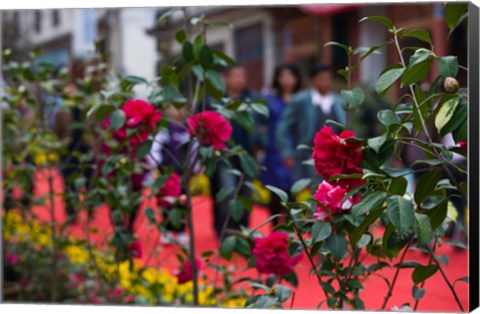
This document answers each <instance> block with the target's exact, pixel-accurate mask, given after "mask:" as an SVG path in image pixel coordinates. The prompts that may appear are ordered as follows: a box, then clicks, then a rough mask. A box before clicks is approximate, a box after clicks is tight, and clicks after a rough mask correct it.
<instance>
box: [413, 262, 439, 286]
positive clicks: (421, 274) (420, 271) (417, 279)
mask: <svg viewBox="0 0 480 314" xmlns="http://www.w3.org/2000/svg"><path fill="white" fill-rule="evenodd" d="M437 271H438V266H437V265H428V266H423V265H420V266H418V267H417V268H415V270H414V271H413V273H412V280H413V282H414V283H415V284H416V285H418V284H419V283H421V282H423V281H425V280H427V279H428V278H430V277H432V276H433V275H435V273H436V272H437Z"/></svg>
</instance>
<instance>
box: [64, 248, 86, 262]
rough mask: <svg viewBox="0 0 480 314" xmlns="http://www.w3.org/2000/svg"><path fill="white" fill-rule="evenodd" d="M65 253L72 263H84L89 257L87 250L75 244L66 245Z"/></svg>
mask: <svg viewBox="0 0 480 314" xmlns="http://www.w3.org/2000/svg"><path fill="white" fill-rule="evenodd" d="M65 253H67V256H68V257H69V258H70V261H71V262H72V263H73V264H85V263H86V262H87V261H88V259H89V256H88V252H87V251H86V250H85V249H84V248H82V247H79V246H76V245H69V246H67V248H66V249H65Z"/></svg>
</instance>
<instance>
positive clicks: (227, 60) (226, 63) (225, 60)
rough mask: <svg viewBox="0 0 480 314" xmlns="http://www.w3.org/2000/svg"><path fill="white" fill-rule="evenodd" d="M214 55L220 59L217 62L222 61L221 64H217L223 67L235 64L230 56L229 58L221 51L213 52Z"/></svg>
mask: <svg viewBox="0 0 480 314" xmlns="http://www.w3.org/2000/svg"><path fill="white" fill-rule="evenodd" d="M213 54H214V56H215V57H216V58H218V59H217V60H221V61H220V62H217V63H220V64H221V65H224V66H232V65H234V64H235V61H234V60H233V59H232V58H230V57H229V56H227V55H226V54H224V53H223V52H221V51H217V50H215V51H213Z"/></svg>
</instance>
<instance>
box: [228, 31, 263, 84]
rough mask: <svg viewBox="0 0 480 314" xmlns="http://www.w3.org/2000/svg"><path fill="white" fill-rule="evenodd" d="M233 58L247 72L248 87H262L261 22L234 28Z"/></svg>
mask: <svg viewBox="0 0 480 314" xmlns="http://www.w3.org/2000/svg"><path fill="white" fill-rule="evenodd" d="M234 36H235V37H234V41H235V59H236V61H237V62H238V64H240V65H242V66H244V67H245V69H246V70H247V73H248V81H249V88H253V89H256V90H260V89H261V88H262V87H263V84H264V82H263V69H264V63H263V51H264V40H263V24H261V23H258V24H255V25H251V26H246V27H243V28H238V29H236V30H235V35H234Z"/></svg>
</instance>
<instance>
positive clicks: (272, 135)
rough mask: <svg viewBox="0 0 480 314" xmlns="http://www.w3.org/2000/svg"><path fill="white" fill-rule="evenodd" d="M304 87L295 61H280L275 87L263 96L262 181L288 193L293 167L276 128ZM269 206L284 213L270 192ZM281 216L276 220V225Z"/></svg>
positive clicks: (273, 211)
mask: <svg viewBox="0 0 480 314" xmlns="http://www.w3.org/2000/svg"><path fill="white" fill-rule="evenodd" d="M301 86H302V82H301V75H300V71H299V69H298V68H297V66H295V65H293V64H281V65H279V66H277V67H276V69H275V72H274V75H273V84H272V87H273V90H272V92H271V93H268V94H265V95H262V98H264V99H266V100H267V101H268V109H269V115H268V118H266V117H265V118H262V119H261V120H260V123H259V124H260V125H261V126H263V127H265V133H266V138H265V141H266V142H265V143H263V148H264V150H265V156H264V160H263V166H264V167H265V169H266V170H265V171H263V172H262V174H261V177H260V178H261V181H262V183H263V184H264V185H273V186H276V187H278V188H280V189H282V190H284V191H286V192H287V193H289V191H290V188H291V186H292V184H293V173H292V169H290V168H288V167H286V165H285V164H284V163H283V160H282V158H281V155H280V151H279V148H278V144H277V138H276V131H277V128H278V124H279V121H280V118H281V116H282V113H283V112H284V110H285V109H286V108H287V106H288V104H289V103H290V101H291V100H292V96H293V94H295V93H297V92H299V91H300V89H301ZM269 208H270V211H271V214H272V215H276V214H280V213H281V212H282V205H281V203H280V198H279V197H278V196H276V195H275V194H273V193H272V194H271V199H270V204H269ZM278 222H279V218H275V219H274V220H273V224H274V225H276V224H278Z"/></svg>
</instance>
